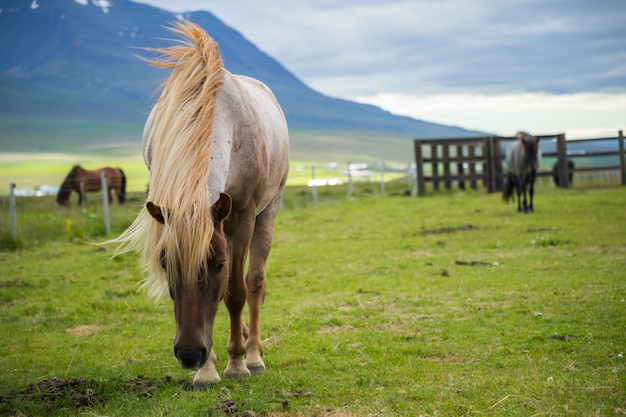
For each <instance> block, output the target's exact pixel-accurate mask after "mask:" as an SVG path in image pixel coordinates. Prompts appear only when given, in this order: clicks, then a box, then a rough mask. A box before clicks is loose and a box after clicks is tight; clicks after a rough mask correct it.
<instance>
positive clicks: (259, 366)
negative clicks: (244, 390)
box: [246, 355, 265, 375]
mask: <svg viewBox="0 0 626 417" xmlns="http://www.w3.org/2000/svg"><path fill="white" fill-rule="evenodd" d="M246 367H247V368H248V370H249V371H250V373H252V375H261V374H263V373H264V372H265V363H264V362H263V359H262V358H261V356H258V355H255V356H253V355H251V356H249V357H248V358H246Z"/></svg>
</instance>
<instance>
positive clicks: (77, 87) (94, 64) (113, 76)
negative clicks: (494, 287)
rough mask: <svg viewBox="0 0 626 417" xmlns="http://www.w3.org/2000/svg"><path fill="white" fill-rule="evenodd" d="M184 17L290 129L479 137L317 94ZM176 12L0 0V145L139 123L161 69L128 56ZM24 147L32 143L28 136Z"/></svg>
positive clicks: (214, 29) (162, 32)
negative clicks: (70, 129) (265, 96)
mask: <svg viewBox="0 0 626 417" xmlns="http://www.w3.org/2000/svg"><path fill="white" fill-rule="evenodd" d="M184 17H185V18H187V19H189V20H191V21H193V22H195V23H197V24H199V25H200V26H202V27H203V28H205V29H206V30H207V31H208V32H209V34H210V35H211V36H212V37H213V38H214V39H215V40H216V41H217V42H218V43H219V45H220V48H221V51H222V55H223V59H224V64H225V66H226V68H227V69H228V70H230V71H231V72H233V73H236V74H244V75H249V76H251V77H254V78H257V79H260V80H261V81H263V82H265V83H266V84H267V85H268V86H269V87H270V88H271V89H272V90H273V91H274V93H275V94H276V96H277V98H278V100H279V101H280V103H281V105H282V106H283V110H284V111H285V114H286V116H287V120H288V123H289V126H290V129H292V130H324V131H337V130H345V131H363V132H381V133H386V134H395V135H406V136H408V137H410V138H413V137H453V136H473V135H478V134H482V133H480V132H473V131H468V130H464V129H461V128H456V127H450V126H443V125H438V124H433V123H428V122H424V121H420V120H415V119H412V118H409V117H402V116H397V115H393V114H391V113H389V112H386V111H384V110H382V109H380V108H378V107H375V106H371V105H364V104H358V103H354V102H350V101H347V100H341V99H336V98H331V97H327V96H324V95H322V94H320V93H318V92H316V91H315V90H313V89H311V88H309V87H308V86H307V85H305V84H304V83H303V82H302V81H300V80H299V79H298V78H297V77H295V76H294V75H293V74H292V73H290V72H289V71H288V70H287V69H286V68H284V67H283V66H282V65H281V64H280V63H279V62H277V61H276V60H275V59H273V58H271V57H270V56H268V55H267V54H265V53H263V52H262V51H261V50H259V49H258V48H257V47H256V46H255V45H254V44H253V43H251V42H250V41H248V40H246V39H245V38H244V37H243V36H242V35H241V34H240V33H239V32H237V31H236V30H234V29H233V28H231V27H229V26H227V25H226V24H224V23H223V22H222V21H220V20H219V19H217V18H216V17H215V16H214V15H213V14H211V13H209V12H190V13H186V14H185V15H184ZM179 18H181V16H179V15H176V14H174V13H170V12H167V11H164V10H161V9H158V8H154V7H152V6H148V5H144V4H139V3H133V2H132V1H130V0H115V1H106V0H45V1H44V0H3V1H2V3H1V4H0V27H2V28H3V29H2V36H1V37H0V56H2V59H1V60H0V91H1V93H0V123H1V124H2V125H3V126H4V129H0V130H2V132H0V151H1V150H3V149H4V148H6V146H5V145H7V144H8V142H11V144H12V147H11V149H14V148H15V145H16V136H17V135H18V134H19V136H20V137H26V138H36V137H38V135H39V134H41V132H48V135H49V136H55V135H53V134H52V133H50V132H54V131H56V130H55V129H58V130H59V131H62V130H63V126H67V124H69V125H72V126H73V125H76V124H81V123H83V124H84V123H102V124H104V125H107V126H109V127H110V126H121V125H124V124H128V125H129V126H130V125H132V126H137V125H139V124H141V123H143V121H144V120H145V117H146V114H147V113H148V112H149V109H150V106H151V104H152V102H153V101H154V99H155V97H154V96H153V93H154V91H155V89H156V88H157V87H158V85H159V84H160V83H161V82H162V81H163V80H164V79H165V78H166V77H167V72H164V71H163V70H159V69H155V68H151V67H149V66H147V65H146V64H145V63H144V62H142V61H141V60H140V59H138V58H137V56H136V55H143V56H149V53H148V52H146V51H144V50H143V49H141V48H144V47H162V46H166V45H168V44H169V43H168V42H167V41H165V40H164V39H167V38H171V34H170V33H169V32H167V30H166V29H164V27H165V26H167V25H168V24H169V23H171V22H172V21H175V20H176V19H179ZM120 129H121V130H124V129H123V128H120ZM25 140H27V139H25ZM87 140H88V139H87ZM52 142H54V140H53V141H52ZM53 145H54V143H48V144H47V146H45V147H44V148H50V147H51V146H52V147H53ZM18 147H19V146H18ZM26 147H27V148H29V149H31V148H33V149H35V148H37V147H41V144H40V143H39V144H38V143H37V139H33V140H32V143H29V144H28V146H26Z"/></svg>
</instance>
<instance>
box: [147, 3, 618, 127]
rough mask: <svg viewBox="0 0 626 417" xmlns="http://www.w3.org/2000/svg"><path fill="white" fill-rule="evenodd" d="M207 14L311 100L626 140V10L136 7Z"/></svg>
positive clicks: (595, 6)
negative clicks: (300, 84) (319, 96)
mask: <svg viewBox="0 0 626 417" xmlns="http://www.w3.org/2000/svg"><path fill="white" fill-rule="evenodd" d="M137 1H140V2H142V3H148V4H151V5H154V6H156V7H160V8H162V9H166V10H170V11H174V12H184V11H195V10H207V11H210V12H212V13H213V14H214V15H216V16H217V17H218V18H220V19H221V20H223V21H224V22H225V23H226V24H227V25H229V26H231V27H233V28H234V29H236V30H237V31H239V32H241V33H242V34H243V35H244V36H245V37H246V38H247V39H248V40H250V41H251V42H252V43H254V44H256V45H257V46H258V47H259V48H260V49H262V50H263V51H265V52H266V53H268V54H269V55H271V56H272V57H273V58H275V59H277V60H278V61H279V62H281V63H282V64H283V65H284V66H285V67H286V68H287V69H288V70H289V71H291V72H292V73H294V74H295V75H296V76H297V77H298V78H300V79H301V80H302V81H304V82H305V83H306V84H308V85H309V86H311V87H313V88H314V89H316V90H318V91H320V92H322V93H324V94H327V95H330V96H333V97H341V98H345V99H349V100H354V101H359V102H363V103H370V104H375V105H378V106H380V107H382V108H385V109H387V110H389V111H391V112H393V113H397V114H403V115H408V116H412V117H415V118H419V119H423V120H427V121H431V122H438V123H444V124H449V125H456V126H462V127H465V128H470V129H479V130H483V131H489V132H495V133H498V134H502V135H507V136H510V135H513V134H514V133H515V132H516V131H517V130H527V131H529V132H531V133H536V134H549V133H561V132H565V133H567V135H568V138H575V137H603V136H615V135H616V134H617V130H618V129H626V23H625V22H626V1H625V0H595V1H589V0H503V1H499V2H498V1H493V0H471V1H468V0H376V1H374V0H271V1H264V2H261V1H258V0H231V1H224V0H178V1H176V2H174V1H171V0H137Z"/></svg>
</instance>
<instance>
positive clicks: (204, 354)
mask: <svg viewBox="0 0 626 417" xmlns="http://www.w3.org/2000/svg"><path fill="white" fill-rule="evenodd" d="M174 356H176V359H178V362H179V363H180V367H181V368H183V369H191V370H193V371H197V370H198V369H200V368H202V367H203V366H204V364H205V363H206V361H207V359H208V358H209V351H208V349H207V348H206V347H204V346H201V347H197V348H195V349H184V348H179V347H177V346H174Z"/></svg>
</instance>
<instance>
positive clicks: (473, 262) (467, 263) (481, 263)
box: [454, 260, 500, 266]
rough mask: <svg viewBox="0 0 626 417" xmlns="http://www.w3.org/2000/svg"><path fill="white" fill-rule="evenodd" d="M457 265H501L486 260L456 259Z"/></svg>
mask: <svg viewBox="0 0 626 417" xmlns="http://www.w3.org/2000/svg"><path fill="white" fill-rule="evenodd" d="M454 264H455V265H462V266H499V265H500V264H499V263H497V262H485V261H458V260H457V261H454Z"/></svg>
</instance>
